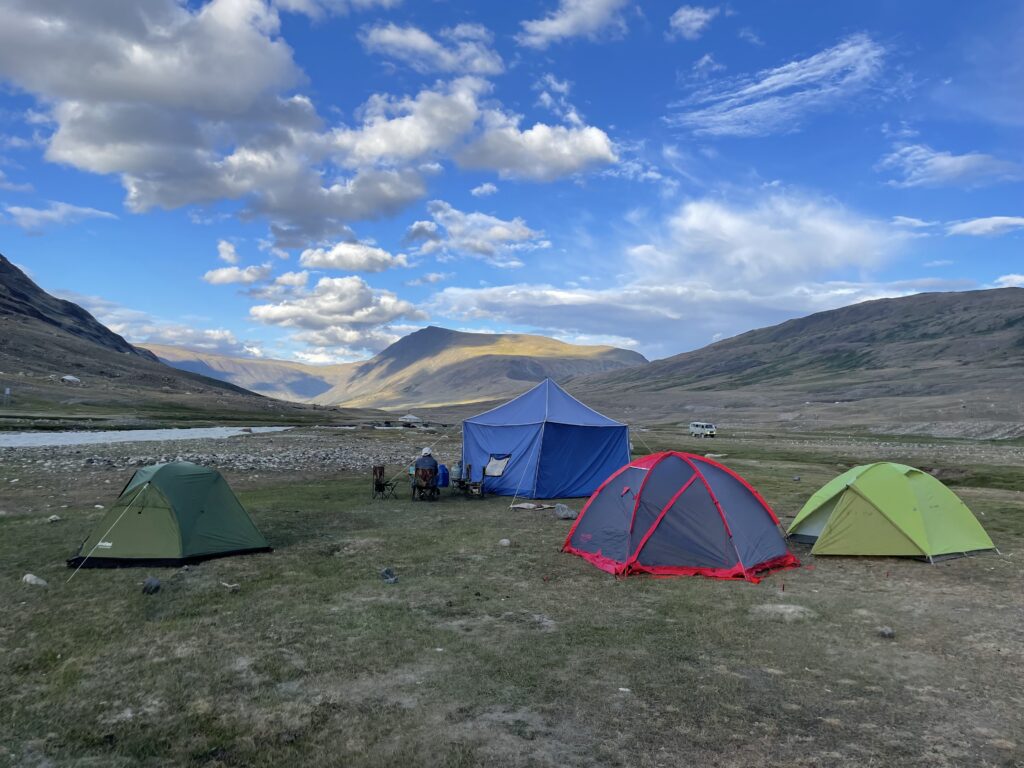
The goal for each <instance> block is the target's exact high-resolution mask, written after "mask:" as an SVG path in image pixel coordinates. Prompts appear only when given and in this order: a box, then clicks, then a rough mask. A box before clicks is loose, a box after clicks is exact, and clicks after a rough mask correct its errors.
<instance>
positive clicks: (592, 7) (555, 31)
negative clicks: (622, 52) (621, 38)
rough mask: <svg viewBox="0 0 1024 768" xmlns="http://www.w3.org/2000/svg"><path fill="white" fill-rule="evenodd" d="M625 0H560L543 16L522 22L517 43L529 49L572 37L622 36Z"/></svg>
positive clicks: (624, 26) (544, 46)
mask: <svg viewBox="0 0 1024 768" xmlns="http://www.w3.org/2000/svg"><path fill="white" fill-rule="evenodd" d="M627 2H628V0H559V4H558V8H557V9H556V10H554V11H552V12H551V13H549V14H548V15H547V16H545V17H544V18H542V19H531V20H529V21H524V22H522V24H521V26H522V28H523V31H522V32H520V33H519V34H518V35H516V42H518V43H519V44H520V45H525V46H527V47H530V48H540V49H543V48H547V47H548V46H549V45H551V44H552V43H557V42H560V41H562V40H566V39H569V38H573V37H587V38H590V39H591V40H596V39H598V38H599V37H600V36H602V35H609V36H612V35H621V34H624V33H625V32H626V22H625V21H624V20H623V18H622V16H621V14H620V13H619V12H620V11H621V10H622V9H623V8H624V7H625V6H626V4H627Z"/></svg>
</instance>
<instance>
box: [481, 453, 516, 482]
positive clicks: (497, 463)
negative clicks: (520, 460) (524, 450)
mask: <svg viewBox="0 0 1024 768" xmlns="http://www.w3.org/2000/svg"><path fill="white" fill-rule="evenodd" d="M511 460H512V454H510V453H505V454H502V455H500V456H496V455H494V454H493V453H492V454H491V457H490V458H489V459H488V460H487V466H486V467H484V476H485V477H501V476H502V475H503V474H505V467H507V466H508V463H509V462H510V461H511Z"/></svg>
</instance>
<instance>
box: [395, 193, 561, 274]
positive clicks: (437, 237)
mask: <svg viewBox="0 0 1024 768" xmlns="http://www.w3.org/2000/svg"><path fill="white" fill-rule="evenodd" d="M427 210H428V211H429V212H430V215H431V217H432V218H433V221H417V222H415V223H414V224H413V225H412V226H411V227H409V230H408V232H407V233H406V240H407V241H408V242H414V243H419V246H418V248H419V252H420V253H422V254H424V255H429V254H434V253H438V254H442V255H446V256H454V255H469V256H475V257H478V258H483V259H485V260H486V261H487V262H488V263H489V264H492V265H494V266H496V267H504V268H515V267H521V266H523V262H522V261H521V260H520V259H519V258H518V257H517V256H516V255H515V254H516V253H518V252H522V251H530V250H537V249H541V248H547V247H549V246H550V245H551V244H550V243H549V242H548V241H547V240H544V239H543V238H544V233H543V232H538V231H536V230H533V229H531V228H530V227H528V226H527V225H526V222H525V221H523V220H522V219H521V218H518V217H516V218H514V219H510V220H505V219H499V218H498V217H496V216H490V215H488V214H486V213H480V212H473V213H464V212H463V211H460V210H457V209H456V208H453V207H452V206H451V205H450V204H449V203H446V202H444V201H443V200H433V201H431V202H430V204H429V205H428V206H427ZM442 231H443V234H442Z"/></svg>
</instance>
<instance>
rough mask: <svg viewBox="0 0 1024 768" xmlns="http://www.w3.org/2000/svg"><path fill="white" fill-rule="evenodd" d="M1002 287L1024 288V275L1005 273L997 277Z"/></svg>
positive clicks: (997, 281)
mask: <svg viewBox="0 0 1024 768" xmlns="http://www.w3.org/2000/svg"><path fill="white" fill-rule="evenodd" d="M996 285H997V286H998V287H1000V288H1024V275H1003V276H1002V277H997V278H996Z"/></svg>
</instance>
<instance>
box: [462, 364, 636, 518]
mask: <svg viewBox="0 0 1024 768" xmlns="http://www.w3.org/2000/svg"><path fill="white" fill-rule="evenodd" d="M506 456H507V457H508V458H509V461H508V464H507V466H506V467H505V469H504V471H503V473H502V474H501V476H500V477H485V478H484V491H485V492H486V493H489V494H491V493H493V494H497V495H500V496H512V495H514V494H516V493H518V495H520V496H523V497H525V498H532V499H555V498H569V497H576V496H588V495H590V494H591V493H593V492H594V490H595V489H596V488H597V487H598V486H599V485H601V483H603V482H604V481H605V479H607V477H608V476H609V475H610V474H611V473H612V472H615V471H616V470H617V469H619V467H621V466H623V465H624V464H628V463H629V427H627V426H626V425H625V424H620V423H619V422H617V421H614V420H612V419H609V418H608V417H607V416H602V415H601V414H600V413H598V412H597V411H595V410H593V409H592V408H588V407H587V406H585V405H584V404H583V403H581V402H580V401H579V400H577V399H576V398H574V397H573V396H572V395H570V394H569V393H568V392H566V391H565V390H564V389H562V388H561V387H559V386H558V385H557V384H555V382H553V381H551V379H545V380H544V381H542V382H541V383H540V384H538V385H537V386H536V387H534V388H533V389H531V390H530V391H529V392H526V393H525V394H522V395H520V396H519V397H517V398H515V399H514V400H510V401H509V402H507V403H505V404H504V405H500V406H498V407H497V408H494V409H492V410H490V411H487V412H486V413H482V414H480V415H479V416H474V417H473V418H471V419H466V421H465V422H463V425H462V461H463V464H464V465H471V466H472V467H473V477H472V478H471V479H473V480H478V479H479V478H480V476H481V474H482V472H483V469H484V467H485V466H486V465H487V463H488V461H490V460H491V459H492V458H497V459H501V458H503V457H506Z"/></svg>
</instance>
